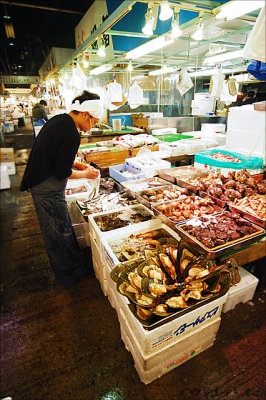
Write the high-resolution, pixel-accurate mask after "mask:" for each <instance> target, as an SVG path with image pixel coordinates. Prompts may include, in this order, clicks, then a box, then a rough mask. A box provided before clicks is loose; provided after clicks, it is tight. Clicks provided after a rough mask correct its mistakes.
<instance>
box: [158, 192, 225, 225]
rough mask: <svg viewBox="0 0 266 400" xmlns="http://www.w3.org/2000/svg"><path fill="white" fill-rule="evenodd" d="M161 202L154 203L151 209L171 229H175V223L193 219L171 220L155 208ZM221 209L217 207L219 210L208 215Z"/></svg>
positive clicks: (167, 202)
mask: <svg viewBox="0 0 266 400" xmlns="http://www.w3.org/2000/svg"><path fill="white" fill-rule="evenodd" d="M176 201H178V199H176V200H169V201H165V202H164V204H170V203H172V202H176ZM161 204H162V203H157V204H154V205H153V206H152V207H151V209H152V211H153V212H154V214H155V215H156V216H157V217H158V218H160V219H161V220H162V221H163V222H164V223H165V224H166V225H168V226H170V228H172V229H174V230H175V229H176V225H179V224H184V223H185V222H188V221H190V220H192V219H194V218H189V219H186V220H182V221H179V222H176V221H173V220H171V218H168V217H166V216H165V215H164V214H163V213H161V212H160V211H158V210H157V209H156V206H160V205H161ZM221 211H222V209H221V208H219V210H217V211H216V212H215V213H213V214H209V215H215V214H218V213H220V212H221Z"/></svg>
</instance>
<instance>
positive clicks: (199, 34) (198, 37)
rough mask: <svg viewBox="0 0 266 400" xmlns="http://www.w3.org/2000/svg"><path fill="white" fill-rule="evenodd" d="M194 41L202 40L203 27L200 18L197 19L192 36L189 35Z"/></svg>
mask: <svg viewBox="0 0 266 400" xmlns="http://www.w3.org/2000/svg"><path fill="white" fill-rule="evenodd" d="M191 37H192V39H194V40H202V38H203V25H202V17H199V21H198V24H197V28H196V30H195V32H194V33H193V35H191Z"/></svg>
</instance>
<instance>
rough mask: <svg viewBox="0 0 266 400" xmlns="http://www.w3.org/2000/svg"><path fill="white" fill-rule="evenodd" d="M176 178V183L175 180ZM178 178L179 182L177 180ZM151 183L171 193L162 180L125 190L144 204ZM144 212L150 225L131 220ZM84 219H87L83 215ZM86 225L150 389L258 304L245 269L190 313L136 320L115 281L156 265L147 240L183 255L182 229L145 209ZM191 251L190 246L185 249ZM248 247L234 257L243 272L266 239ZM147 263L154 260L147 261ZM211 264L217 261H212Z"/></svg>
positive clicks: (103, 281) (100, 274)
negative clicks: (229, 320)
mask: <svg viewBox="0 0 266 400" xmlns="http://www.w3.org/2000/svg"><path fill="white" fill-rule="evenodd" d="M191 169H192V168H189V170H190V171H189V172H192V171H191ZM184 170H185V168H183V170H182V173H181V177H182V178H183V176H184V175H185V173H186V172H185V171H184ZM170 171H171V170H170ZM194 172H195V171H194ZM170 178H171V179H172V175H171V174H170ZM174 178H176V177H175V176H174ZM145 180H146V181H148V188H149V184H152V183H153V184H154V185H155V186H154V187H152V189H153V190H155V191H156V190H157V189H158V188H160V187H165V181H164V180H163V179H161V178H149V179H147V178H146V179H140V180H138V181H126V182H124V184H123V185H124V187H125V188H126V190H127V191H129V192H131V193H132V195H133V197H135V198H138V195H140V193H138V190H137V189H138V187H144V186H143V185H144V183H145ZM138 185H139V186H138ZM160 185H162V186H160ZM170 187H172V185H169V184H168V186H167V188H168V189H169V188H170ZM70 204H73V203H70ZM145 205H148V204H145ZM125 210H127V211H125ZM140 210H142V211H143V215H145V216H146V217H147V219H148V220H141V219H140V221H141V222H139V221H134V218H133V219H132V220H131V217H132V215H133V216H134V215H135V214H138V212H139V211H140ZM78 212H79V211H78ZM119 213H120V214H119ZM140 214H141V213H140ZM117 215H124V217H123V218H122V221H123V222H124V225H123V224H122V225H120V223H119V224H118V225H116V216H117ZM80 216H81V217H82V218H83V216H82V215H81V214H80ZM84 223H85V224H86V227H87V228H86V233H84V232H82V234H83V233H84V234H85V235H87V236H88V237H89V242H90V244H91V251H92V260H93V268H94V271H95V275H96V277H97V278H98V280H99V283H100V285H101V288H102V291H103V293H104V295H105V296H108V299H109V301H110V303H111V305H112V307H113V308H114V309H115V311H116V313H117V316H118V319H119V323H120V329H121V337H122V340H123V342H124V344H125V347H126V349H127V350H128V351H130V352H131V354H132V357H133V359H134V364H135V367H136V370H137V373H138V375H139V377H140V379H141V381H142V382H143V383H145V384H149V383H150V382H153V381H154V380H156V379H158V378H159V377H161V376H162V375H164V374H166V373H167V372H170V371H172V370H173V369H174V368H176V367H177V366H179V365H181V364H183V363H184V362H186V361H189V360H190V359H191V358H193V357H194V356H196V355H198V354H200V353H201V352H203V351H204V350H206V349H208V348H209V347H211V346H212V345H213V344H214V342H215V338H216V335H217V332H218V330H219V326H220V321H221V318H222V312H223V313H224V312H227V311H229V310H231V309H233V308H234V307H235V306H236V304H238V303H240V302H247V301H250V300H251V299H252V298H253V295H254V292H255V290H256V287H257V284H258V279H257V278H256V277H254V276H253V275H252V274H250V273H249V272H247V271H246V270H245V269H244V268H239V272H240V276H241V280H240V282H239V281H238V283H236V284H234V285H233V286H232V287H231V288H229V283H228V282H227V284H228V286H227V289H225V290H224V291H223V290H222V289H220V291H218V293H217V292H215V291H214V293H216V294H213V295H212V297H210V296H209V297H208V298H207V297H203V298H200V300H199V299H197V301H196V302H192V303H191V304H192V305H189V306H188V308H184V309H178V311H177V312H174V313H172V314H171V313H170V314H167V315H166V316H164V315H160V317H158V314H156V313H155V314H154V315H153V317H152V318H153V319H152V320H150V322H149V321H148V322H147V321H145V320H142V321H141V320H140V319H139V318H138V317H137V316H136V311H137V308H136V305H135V304H134V302H132V301H130V300H129V298H130V297H128V296H126V295H123V294H122V293H121V292H119V291H118V289H120V288H119V285H118V284H117V283H116V282H115V281H114V280H113V279H114V271H119V268H120V267H121V266H125V268H127V267H126V265H135V264H132V263H133V262H134V260H135V261H136V265H142V264H141V263H143V262H145V263H148V261H147V260H149V259H150V260H152V257H153V256H152V255H151V254H152V253H150V256H148V253H147V252H146V253H145V251H147V250H144V249H145V248H146V249H147V246H145V240H147V242H146V243H152V244H153V246H154V247H155V243H156V238H157V237H163V238H165V240H166V242H167V243H177V241H178V242H179V249H180V246H181V243H185V242H180V236H179V233H178V230H177V229H175V230H174V229H171V227H169V226H168V225H166V224H165V223H163V222H162V220H161V219H159V218H156V217H155V216H154V214H153V211H152V210H150V209H149V208H147V207H145V206H144V205H143V204H140V203H139V204H137V205H133V206H127V207H124V208H121V209H120V210H111V211H109V212H100V213H94V214H91V215H89V217H88V222H84ZM257 230H258V231H259V233H260V234H261V235H262V234H263V233H264V230H263V229H262V228H260V227H258V226H257ZM88 232H89V233H88ZM158 235H159V236H158ZM135 239H140V243H141V240H142V241H143V243H144V244H143V245H142V246H141V245H140V244H137V245H136V246H135V247H134V246H133V247H130V246H131V244H132V243H133V242H132V241H134V240H135ZM169 240H170V242H169ZM166 242H165V241H164V242H160V243H166ZM185 246H189V245H187V244H185ZM243 246H244V242H243V244H242V246H240V247H241V248H237V251H236V252H235V253H234V254H233V257H234V259H235V260H236V261H237V263H238V265H239V266H240V265H244V264H246V263H248V262H250V261H251V260H252V261H253V260H256V259H258V258H260V257H263V255H265V237H264V238H263V239H262V240H261V241H259V242H256V243H252V244H250V245H249V246H248V247H245V248H242V247H243ZM188 248H189V247H188ZM190 248H191V249H194V248H193V247H190ZM136 249H137V250H136ZM181 250H182V246H181ZM231 250H232V251H235V250H236V247H234V246H233V247H232V248H228V249H227V250H226V251H225V252H224V253H220V254H219V258H218V259H216V260H215V261H217V263H216V266H221V265H222V266H223V265H224V263H226V261H227V260H228V259H229V258H230V257H231V255H230V254H228V253H229V251H231ZM150 251H151V250H150ZM183 251H184V250H183ZM192 251H193V250H192ZM193 254H195V257H196V256H198V255H199V253H198V252H196V253H193ZM145 256H146V261H145ZM147 257H149V258H148V259H147ZM216 257H217V254H216V255H215V258H216ZM208 262H209V263H212V262H214V261H212V260H209V261H208ZM145 265H146V264H145ZM212 265H213V264H212ZM123 268H124V267H122V269H121V271H122V270H123ZM218 268H219V267H218ZM125 270H126V269H125ZM227 276H228V274H227ZM209 279H210V278H209ZM219 279H220V278H219ZM219 282H220V281H219ZM221 282H222V281H221ZM236 282H237V280H236ZM228 288H229V290H228ZM134 296H135V295H134ZM192 299H193V298H192Z"/></svg>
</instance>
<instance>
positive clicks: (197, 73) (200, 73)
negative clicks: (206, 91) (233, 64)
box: [189, 68, 243, 78]
mask: <svg viewBox="0 0 266 400" xmlns="http://www.w3.org/2000/svg"><path fill="white" fill-rule="evenodd" d="M242 70H243V68H233V69H223V70H222V72H223V74H232V73H233V72H240V71H242ZM217 71H218V70H217V69H216V68H212V69H204V70H202V69H201V70H200V71H195V72H189V76H190V77H191V78H193V77H195V76H212V75H215V74H217Z"/></svg>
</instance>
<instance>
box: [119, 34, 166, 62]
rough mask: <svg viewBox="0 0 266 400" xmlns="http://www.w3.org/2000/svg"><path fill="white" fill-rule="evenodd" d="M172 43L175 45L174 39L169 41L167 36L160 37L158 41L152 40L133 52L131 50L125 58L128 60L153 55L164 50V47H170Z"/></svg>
mask: <svg viewBox="0 0 266 400" xmlns="http://www.w3.org/2000/svg"><path fill="white" fill-rule="evenodd" d="M172 43H174V40H173V39H167V38H166V37H165V36H159V37H157V38H156V39H152V40H150V41H149V42H147V43H144V44H142V45H141V46H139V47H136V48H135V49H133V50H130V51H129V52H128V53H127V54H126V56H125V57H126V59H127V60H128V59H136V58H139V57H142V56H144V55H146V54H149V53H152V52H154V51H156V50H159V49H162V48H163V47H165V46H168V45H170V44H172Z"/></svg>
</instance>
